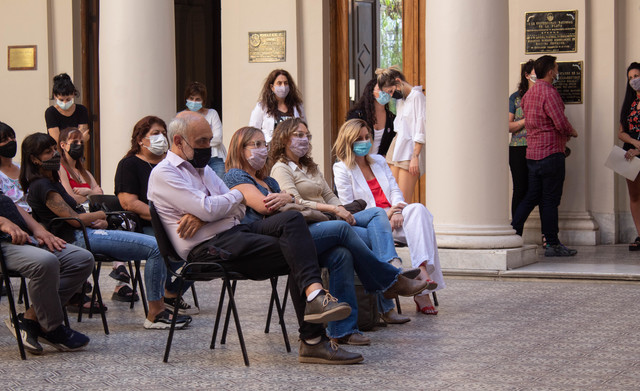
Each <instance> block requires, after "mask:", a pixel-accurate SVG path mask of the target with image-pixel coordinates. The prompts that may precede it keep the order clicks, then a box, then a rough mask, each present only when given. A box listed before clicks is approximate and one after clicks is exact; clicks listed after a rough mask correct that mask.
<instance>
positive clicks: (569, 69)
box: [554, 61, 584, 104]
mask: <svg viewBox="0 0 640 391" xmlns="http://www.w3.org/2000/svg"><path fill="white" fill-rule="evenodd" d="M557 64H558V72H560V79H559V80H558V81H557V82H556V84H554V87H556V89H557V90H558V92H559V93H560V96H561V97H562V100H563V101H564V103H565V104H571V103H582V75H583V74H584V72H583V63H582V61H557Z"/></svg>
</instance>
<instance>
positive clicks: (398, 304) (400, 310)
mask: <svg viewBox="0 0 640 391" xmlns="http://www.w3.org/2000/svg"><path fill="white" fill-rule="evenodd" d="M396 308H397V311H398V313H399V314H402V308H401V307H400V298H399V297H398V296H396Z"/></svg>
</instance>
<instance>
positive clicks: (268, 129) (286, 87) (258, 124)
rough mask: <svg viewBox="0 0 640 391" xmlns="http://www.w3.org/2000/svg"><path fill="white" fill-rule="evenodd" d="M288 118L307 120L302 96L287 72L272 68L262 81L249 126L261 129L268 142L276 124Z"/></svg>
mask: <svg viewBox="0 0 640 391" xmlns="http://www.w3.org/2000/svg"><path fill="white" fill-rule="evenodd" d="M289 118H301V119H302V120H303V121H305V122H306V121H307V119H306V118H305V115H304V107H303V106H302V96H301V94H300V91H299V90H298V88H297V87H296V83H295V82H294V81H293V78H292V77H291V75H290V74H289V72H287V71H285V70H284V69H274V70H273V71H271V73H269V76H267V78H266V79H265V81H264V85H263V86H262V91H261V92H260V99H259V100H258V103H257V104H256V107H255V108H254V109H253V111H252V112H251V118H250V119H249V126H252V127H254V128H258V129H262V132H263V133H264V138H265V140H266V141H267V143H270V142H271V138H272V137H273V130H274V129H275V128H276V126H278V124H279V123H280V122H282V121H284V120H286V119H289Z"/></svg>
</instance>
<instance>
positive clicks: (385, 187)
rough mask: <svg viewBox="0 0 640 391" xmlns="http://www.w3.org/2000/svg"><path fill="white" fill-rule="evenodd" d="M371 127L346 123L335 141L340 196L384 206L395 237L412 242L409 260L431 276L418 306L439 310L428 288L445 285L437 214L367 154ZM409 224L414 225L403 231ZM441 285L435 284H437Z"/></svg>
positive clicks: (427, 310) (417, 298)
mask: <svg viewBox="0 0 640 391" xmlns="http://www.w3.org/2000/svg"><path fill="white" fill-rule="evenodd" d="M370 150H371V129H370V128H369V125H368V124H367V123H366V122H365V121H363V120H360V119H352V120H349V121H347V122H345V123H344V124H343V125H342V127H341V128H340V131H339V133H338V139H337V140H336V143H335V145H334V151H335V153H336V158H338V160H340V161H339V162H337V163H335V164H334V165H333V175H334V180H335V184H336V188H337V189H338V196H339V197H340V201H341V202H343V203H348V202H352V201H353V200H355V199H363V200H365V201H366V202H367V208H373V207H376V206H377V207H380V208H383V209H385V210H386V212H387V217H388V219H389V222H390V223H391V227H392V229H393V238H394V239H395V240H396V241H398V242H401V243H405V244H407V245H408V246H409V251H410V253H411V264H412V265H413V266H414V267H419V268H420V276H419V277H418V278H419V279H421V280H425V281H432V282H433V284H431V285H432V286H433V287H432V288H431V290H425V291H423V292H421V293H420V294H418V295H416V296H414V301H415V303H416V309H417V311H419V312H422V313H423V314H427V315H436V314H437V313H438V311H437V310H436V309H435V307H434V306H433V304H432V303H431V299H430V298H429V293H431V292H432V291H435V290H439V289H442V288H444V287H445V283H444V279H443V277H442V270H441V268H440V260H439V257H438V246H437V244H436V235H435V230H434V228H433V215H432V214H431V213H430V212H429V210H427V208H426V207H425V206H424V205H422V204H419V203H414V204H407V203H406V202H405V199H404V198H403V196H402V191H400V188H399V187H398V184H397V183H396V181H395V179H394V177H393V175H392V174H391V170H390V169H389V166H388V165H387V163H386V162H385V160H384V158H383V157H382V156H380V155H371V154H369V152H370ZM405 226H410V227H412V229H410V230H405V229H404V227H405ZM436 287H437V288H436Z"/></svg>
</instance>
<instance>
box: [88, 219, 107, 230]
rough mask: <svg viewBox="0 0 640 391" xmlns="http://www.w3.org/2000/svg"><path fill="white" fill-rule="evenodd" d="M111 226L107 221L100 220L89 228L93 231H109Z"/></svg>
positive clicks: (95, 221)
mask: <svg viewBox="0 0 640 391" xmlns="http://www.w3.org/2000/svg"><path fill="white" fill-rule="evenodd" d="M108 226H109V223H107V220H105V219H98V220H93V222H92V223H91V225H90V226H89V228H93V229H107V227H108Z"/></svg>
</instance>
